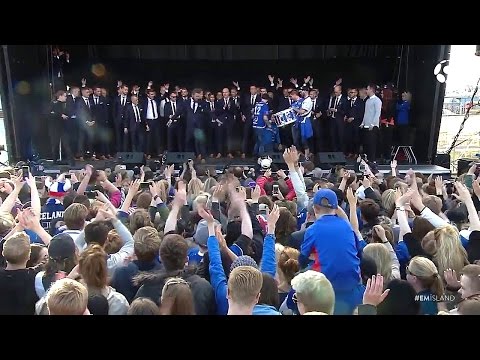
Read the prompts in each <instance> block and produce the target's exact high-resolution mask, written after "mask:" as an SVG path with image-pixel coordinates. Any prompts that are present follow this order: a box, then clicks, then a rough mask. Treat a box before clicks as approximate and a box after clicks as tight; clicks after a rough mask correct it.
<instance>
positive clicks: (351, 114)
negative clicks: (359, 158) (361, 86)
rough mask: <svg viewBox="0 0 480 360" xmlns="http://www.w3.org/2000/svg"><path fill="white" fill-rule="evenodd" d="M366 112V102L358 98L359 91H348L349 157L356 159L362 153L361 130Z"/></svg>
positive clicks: (346, 131) (347, 146) (347, 144)
mask: <svg viewBox="0 0 480 360" xmlns="http://www.w3.org/2000/svg"><path fill="white" fill-rule="evenodd" d="M364 112H365V102H364V101H362V99H360V98H358V90H357V89H355V88H352V89H349V90H348V98H347V112H346V117H347V120H346V122H345V143H346V152H347V154H348V155H347V157H353V158H355V157H356V154H358V153H359V152H360V129H359V126H360V124H361V123H362V120H363V113H364Z"/></svg>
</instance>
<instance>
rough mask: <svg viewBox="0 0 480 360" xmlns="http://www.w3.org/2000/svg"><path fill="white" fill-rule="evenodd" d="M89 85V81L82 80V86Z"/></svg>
mask: <svg viewBox="0 0 480 360" xmlns="http://www.w3.org/2000/svg"><path fill="white" fill-rule="evenodd" d="M86 84H87V79H85V78H82V86H85V85H86Z"/></svg>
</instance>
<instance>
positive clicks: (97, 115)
mask: <svg viewBox="0 0 480 360" xmlns="http://www.w3.org/2000/svg"><path fill="white" fill-rule="evenodd" d="M90 103H91V104H92V119H93V121H95V125H94V126H93V127H92V132H93V148H94V150H95V154H96V157H98V158H99V159H101V160H105V159H106V157H105V155H107V154H108V147H107V144H108V127H109V124H108V108H107V99H105V98H104V97H103V96H102V88H101V87H100V86H95V87H94V88H93V94H92V96H91V97H90Z"/></svg>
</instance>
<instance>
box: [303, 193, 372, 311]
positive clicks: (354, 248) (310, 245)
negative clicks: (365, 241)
mask: <svg viewBox="0 0 480 360" xmlns="http://www.w3.org/2000/svg"><path fill="white" fill-rule="evenodd" d="M313 208H314V211H315V217H316V219H317V220H316V221H315V223H314V224H313V225H311V226H310V227H309V228H308V229H307V230H306V231H305V235H304V240H303V243H302V245H301V248H300V257H299V259H298V260H299V262H300V266H301V267H302V268H304V267H306V266H307V265H308V264H309V262H310V261H309V258H310V259H311V258H313V264H312V265H311V269H312V270H315V271H320V272H322V273H323V274H325V276H326V277H327V279H328V280H330V282H331V283H332V286H333V289H334V290H335V314H345V315H351V314H352V312H353V310H354V309H355V307H356V306H357V305H359V304H361V302H362V297H363V292H364V287H363V285H362V283H361V278H360V254H359V251H360V250H359V241H358V239H357V237H356V235H355V233H354V231H353V230H352V227H351V225H350V224H349V223H348V222H347V221H345V220H344V219H342V218H340V217H338V216H337V215H336V211H337V208H338V199H337V195H336V194H335V192H333V191H332V190H330V189H321V190H319V191H317V192H316V193H315V196H314V198H313Z"/></svg>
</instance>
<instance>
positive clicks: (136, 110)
mask: <svg viewBox="0 0 480 360" xmlns="http://www.w3.org/2000/svg"><path fill="white" fill-rule="evenodd" d="M133 109H134V111H135V121H136V122H137V123H139V122H140V117H139V116H138V107H137V105H134V106H133Z"/></svg>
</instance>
